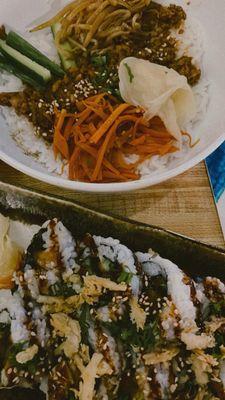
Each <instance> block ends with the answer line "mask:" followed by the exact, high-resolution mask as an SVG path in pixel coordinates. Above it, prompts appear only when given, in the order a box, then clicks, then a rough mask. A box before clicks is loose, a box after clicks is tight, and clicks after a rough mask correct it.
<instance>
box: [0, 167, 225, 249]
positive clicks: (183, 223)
mask: <svg viewBox="0 0 225 400" xmlns="http://www.w3.org/2000/svg"><path fill="white" fill-rule="evenodd" d="M0 180H2V181H5V182H8V183H11V184H15V185H20V184H21V185H23V186H25V187H27V188H32V189H34V190H41V191H42V192H46V193H49V194H53V195H54V194H57V195H60V196H63V197H66V198H67V199H72V200H74V201H76V200H77V201H79V202H82V203H83V204H86V205H88V206H89V207H94V208H97V209H98V210H100V211H105V212H107V211H110V212H111V213H114V214H115V215H118V216H120V215H121V216H126V217H129V218H131V219H135V220H137V221H141V222H145V223H149V224H153V225H158V226H160V227H163V228H166V229H169V230H172V231H174V232H177V233H180V234H183V235H186V236H190V237H192V238H195V239H198V240H201V241H204V242H207V243H211V244H213V245H217V246H220V247H223V248H224V247H225V243H224V239H223V235H222V231H221V228H220V224H219V220H218V216H217V212H216V207H215V204H214V201H213V196H212V193H211V189H210V186H209V182H208V178H207V174H206V169H205V164H204V163H201V164H199V165H198V166H196V167H195V168H193V169H192V170H190V171H188V172H186V173H185V174H183V175H181V176H179V177H177V178H174V179H171V180H170V181H167V182H165V183H163V184H160V185H157V186H154V187H152V188H148V189H145V190H140V191H137V192H131V193H123V194H115V195H107V194H97V195H96V194H83V193H74V192H72V191H66V190H64V189H59V188H57V187H54V186H50V185H47V184H44V183H42V182H39V181H37V180H34V179H31V178H29V177H27V176H25V175H23V174H22V173H20V172H17V171H16V170H14V169H12V168H10V167H8V166H7V165H5V164H4V163H2V162H0Z"/></svg>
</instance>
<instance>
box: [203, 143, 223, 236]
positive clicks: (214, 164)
mask: <svg viewBox="0 0 225 400" xmlns="http://www.w3.org/2000/svg"><path fill="white" fill-rule="evenodd" d="M206 165H207V169H208V174H209V178H210V181H211V185H212V190H213V194H214V197H215V201H216V205H217V209H218V214H219V217H220V222H221V226H222V229H223V233H224V237H225V142H224V143H223V144H222V145H221V146H220V147H219V148H218V149H217V150H216V151H215V152H214V153H212V154H211V155H210V156H209V157H208V158H207V159H206Z"/></svg>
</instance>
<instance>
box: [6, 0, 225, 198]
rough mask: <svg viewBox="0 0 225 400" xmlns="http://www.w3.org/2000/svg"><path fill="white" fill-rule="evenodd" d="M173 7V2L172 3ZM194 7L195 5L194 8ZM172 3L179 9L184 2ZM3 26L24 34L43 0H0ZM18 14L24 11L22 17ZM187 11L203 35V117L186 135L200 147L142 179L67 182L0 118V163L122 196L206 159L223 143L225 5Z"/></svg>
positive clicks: (198, 5) (199, 4) (220, 1)
mask: <svg viewBox="0 0 225 400" xmlns="http://www.w3.org/2000/svg"><path fill="white" fill-rule="evenodd" d="M171 2H172V3H173V2H174V1H173V0H171ZM192 2H193V3H192ZM176 3H178V4H179V3H180V4H183V1H182V0H179V1H178V0H177V1H176ZM0 8H1V10H0V11H1V13H0V15H1V20H0V22H1V23H7V24H9V25H10V26H11V27H12V28H14V29H16V30H17V29H19V30H21V29H24V28H25V27H26V26H28V25H29V24H30V22H31V21H32V20H34V19H35V18H37V17H38V16H40V15H41V14H42V13H43V12H47V11H48V6H47V0H39V1H35V0H11V1H10V7H9V3H8V0H1V6H0ZM18 9H20V10H21V9H23V10H24V13H22V12H19V13H18ZM189 10H190V11H189V12H190V13H191V15H192V16H194V17H196V18H197V19H198V20H199V21H200V23H201V24H202V26H203V28H204V31H205V57H204V69H203V74H204V75H205V76H206V77H207V79H208V80H209V82H210V98H209V104H208V109H207V113H206V115H205V116H204V118H203V119H202V120H201V121H200V122H199V123H198V124H197V126H195V128H194V131H193V132H190V133H191V134H192V133H193V135H194V136H195V137H196V136H200V138H201V140H200V143H199V144H198V145H197V146H195V147H194V148H192V149H190V151H189V152H188V153H187V154H186V155H185V156H184V157H183V158H182V159H177V160H175V161H174V162H173V163H171V164H170V166H169V167H168V169H167V170H164V171H158V172H154V173H152V174H151V175H149V176H148V177H146V178H144V179H140V180H138V181H132V182H126V183H110V184H95V183H82V182H75V181H69V180H67V179H64V178H61V177H59V176H56V175H55V174H51V173H49V172H46V169H45V167H44V166H42V165H40V164H39V163H38V162H37V161H36V160H35V159H33V158H32V157H30V156H28V155H26V154H24V153H23V151H22V150H21V148H20V147H19V146H18V145H17V144H16V143H15V141H14V140H13V139H12V137H11V136H10V132H9V129H8V127H7V125H6V123H5V120H4V118H3V117H2V116H1V115H0V127H1V136H0V159H1V160H3V161H4V162H6V163H7V164H9V165H11V166H12V167H14V168H16V169H18V170H19V171H22V172H23V173H25V174H27V175H29V176H31V177H33V178H36V179H39V180H41V181H44V182H47V183H49V184H52V185H56V186H59V187H63V188H67V189H70V190H75V191H84V192H108V193H111V192H124V191H130V190H136V189H141V188H145V187H148V186H151V185H155V184H157V183H160V182H163V181H165V180H167V179H170V178H173V177H175V176H177V175H179V174H181V173H183V172H185V171H186V170H188V169H189V168H192V167H193V166H195V165H196V164H198V163H199V162H200V161H202V160H203V159H205V158H206V157H207V156H208V155H209V154H210V153H212V152H213V151H214V150H215V149H216V148H217V147H218V146H219V145H220V144H221V143H222V142H223V141H224V140H225V79H224V71H225V50H224V49H225V24H224V21H225V2H224V0H216V2H214V1H212V0H203V1H197V0H192V1H191V5H190V6H189Z"/></svg>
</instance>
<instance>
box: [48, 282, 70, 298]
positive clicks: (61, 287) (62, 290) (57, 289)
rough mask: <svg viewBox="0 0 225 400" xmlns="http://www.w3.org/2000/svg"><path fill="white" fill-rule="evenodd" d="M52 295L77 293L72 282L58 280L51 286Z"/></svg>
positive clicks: (66, 295) (50, 292)
mask: <svg viewBox="0 0 225 400" xmlns="http://www.w3.org/2000/svg"><path fill="white" fill-rule="evenodd" d="M49 294H50V296H57V297H61V296H63V297H70V296H73V295H74V294H76V291H75V290H74V288H73V286H72V284H66V283H65V282H56V283H55V284H54V285H52V286H51V287H50V288H49Z"/></svg>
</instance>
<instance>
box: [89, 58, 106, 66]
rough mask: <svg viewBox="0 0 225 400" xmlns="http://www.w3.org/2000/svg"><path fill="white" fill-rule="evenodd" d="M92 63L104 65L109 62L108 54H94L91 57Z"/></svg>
mask: <svg viewBox="0 0 225 400" xmlns="http://www.w3.org/2000/svg"><path fill="white" fill-rule="evenodd" d="M91 63H92V65H94V66H96V67H102V66H104V65H106V64H107V56H93V57H91Z"/></svg>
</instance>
